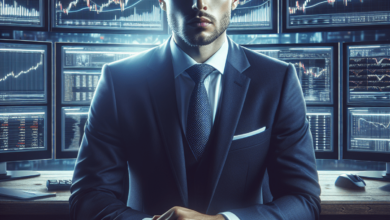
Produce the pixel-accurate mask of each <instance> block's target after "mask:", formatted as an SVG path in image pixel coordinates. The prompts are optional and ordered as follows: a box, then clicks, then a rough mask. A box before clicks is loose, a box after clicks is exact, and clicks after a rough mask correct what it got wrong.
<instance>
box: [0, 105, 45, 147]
mask: <svg viewBox="0 0 390 220" xmlns="http://www.w3.org/2000/svg"><path fill="white" fill-rule="evenodd" d="M46 125H47V123H46V107H43V106H42V107H41V106H39V107H36V106H28V107H27V106H23V107H9V106H7V107H4V106H3V107H0V153H7V152H20V151H35V150H42V149H46V148H47V145H46V140H45V137H46Z"/></svg>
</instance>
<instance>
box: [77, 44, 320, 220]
mask: <svg viewBox="0 0 390 220" xmlns="http://www.w3.org/2000/svg"><path fill="white" fill-rule="evenodd" d="M167 42H169V41H167ZM167 42H166V43H164V44H162V45H160V46H159V47H156V48H153V49H151V50H149V51H146V52H143V53H141V54H139V55H137V56H134V57H130V58H127V59H124V60H121V61H118V62H114V63H111V64H108V65H105V66H104V67H103V70H102V77H101V79H100V81H99V85H98V88H97V90H96V92H95V95H94V98H93V101H92V104H91V109H90V112H89V118H88V123H87V125H86V128H85V133H84V138H83V141H82V144H81V148H80V151H79V155H78V159H77V163H76V167H75V171H74V176H73V185H72V187H71V191H72V196H71V197H70V199H69V202H70V212H71V217H72V219H116V220H119V219H137V220H140V219H142V218H144V217H151V216H153V215H157V214H162V213H164V212H165V211H167V210H168V209H170V208H172V207H173V206H183V207H188V208H192V207H191V206H190V205H189V202H188V201H189V196H188V188H187V186H188V183H187V177H186V168H185V157H184V147H183V146H184V143H185V136H184V132H183V131H184V129H185V128H183V127H182V126H181V123H180V121H179V116H178V111H177V103H176V95H175V94H176V93H175V84H174V77H173V69H172V60H171V52H170V47H169V44H167ZM228 44H229V52H228V57H227V61H226V67H225V72H224V74H223V76H222V83H223V87H222V88H223V90H222V94H221V97H220V106H219V107H218V113H217V116H216V119H215V122H214V126H213V131H212V135H213V137H212V138H210V140H209V143H208V146H207V148H206V151H205V153H204V156H203V157H202V160H201V161H200V163H199V168H198V169H199V171H200V172H199V173H200V174H199V176H198V178H196V181H197V184H198V185H200V186H202V187H203V190H202V194H201V196H198V197H197V198H196V200H197V204H198V206H197V207H196V210H197V211H200V212H203V213H207V214H216V213H219V212H224V211H230V212H232V213H234V214H235V215H236V216H237V217H238V218H240V220H245V219H267V220H270V219H297V220H302V219H305V220H306V219H318V218H319V213H320V199H319V195H320V187H319V184H318V176H317V170H316V164H315V157H314V149H313V143H312V138H311V134H310V130H309V125H308V122H307V121H306V108H305V102H304V99H303V94H302V90H301V88H300V85H299V81H298V78H297V75H296V73H295V69H294V67H293V66H292V65H291V64H287V63H284V62H281V61H278V60H275V59H272V58H269V57H266V56H263V55H261V54H258V53H255V52H253V51H251V50H248V49H246V48H243V47H240V46H239V45H237V44H236V43H234V42H233V41H232V40H230V39H229V38H228ZM264 126H265V127H266V130H265V131H264V132H262V133H259V134H256V135H253V136H250V137H246V138H242V139H238V140H233V136H235V135H240V134H245V133H248V132H251V131H254V130H257V129H259V128H261V127H264ZM266 168H267V169H268V174H269V185H270V189H271V192H272V195H273V197H274V200H273V201H272V202H267V203H265V204H262V196H261V185H262V180H263V176H264V172H265V169H266ZM129 180H130V181H129ZM190 199H192V201H193V198H190ZM126 204H127V206H126Z"/></svg>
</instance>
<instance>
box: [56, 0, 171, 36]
mask: <svg viewBox="0 0 390 220" xmlns="http://www.w3.org/2000/svg"><path fill="white" fill-rule="evenodd" d="M51 1H52V12H53V13H52V17H53V18H52V21H53V22H52V26H53V28H67V29H80V30H82V31H88V29H90V30H96V29H100V30H120V31H129V30H135V31H141V30H146V31H163V30H164V11H163V10H161V9H160V6H159V3H158V1H157V0H116V1H111V0H103V1H92V0H80V1H73V0H51Z"/></svg>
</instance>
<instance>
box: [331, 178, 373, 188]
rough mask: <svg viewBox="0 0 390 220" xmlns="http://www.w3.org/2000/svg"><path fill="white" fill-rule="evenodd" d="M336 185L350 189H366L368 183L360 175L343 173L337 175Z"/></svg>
mask: <svg viewBox="0 0 390 220" xmlns="http://www.w3.org/2000/svg"><path fill="white" fill-rule="evenodd" d="M335 185H336V186H340V187H343V188H349V189H364V187H365V186H366V183H365V182H364V180H363V179H362V178H360V177H359V176H358V175H354V174H341V175H340V176H338V177H337V179H336V182H335Z"/></svg>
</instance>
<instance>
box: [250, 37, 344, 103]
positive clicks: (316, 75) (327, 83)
mask: <svg viewBox="0 0 390 220" xmlns="http://www.w3.org/2000/svg"><path fill="white" fill-rule="evenodd" d="M250 49H252V50H254V51H256V52H258V53H261V54H264V55H267V56H270V57H273V58H276V59H279V60H283V61H285V62H288V63H292V64H293V65H294V66H295V69H296V72H297V74H298V78H299V80H300V83H301V86H302V91H303V95H304V98H305V101H306V103H308V104H309V103H318V104H331V103H333V94H332V90H333V83H332V82H333V77H334V76H335V75H337V74H334V71H335V69H337V64H334V50H335V49H334V48H333V47H324V46H315V45H313V46H307V47H304V46H291V45H284V46H269V45H266V46H262V47H258V46H253V47H251V48H250Z"/></svg>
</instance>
